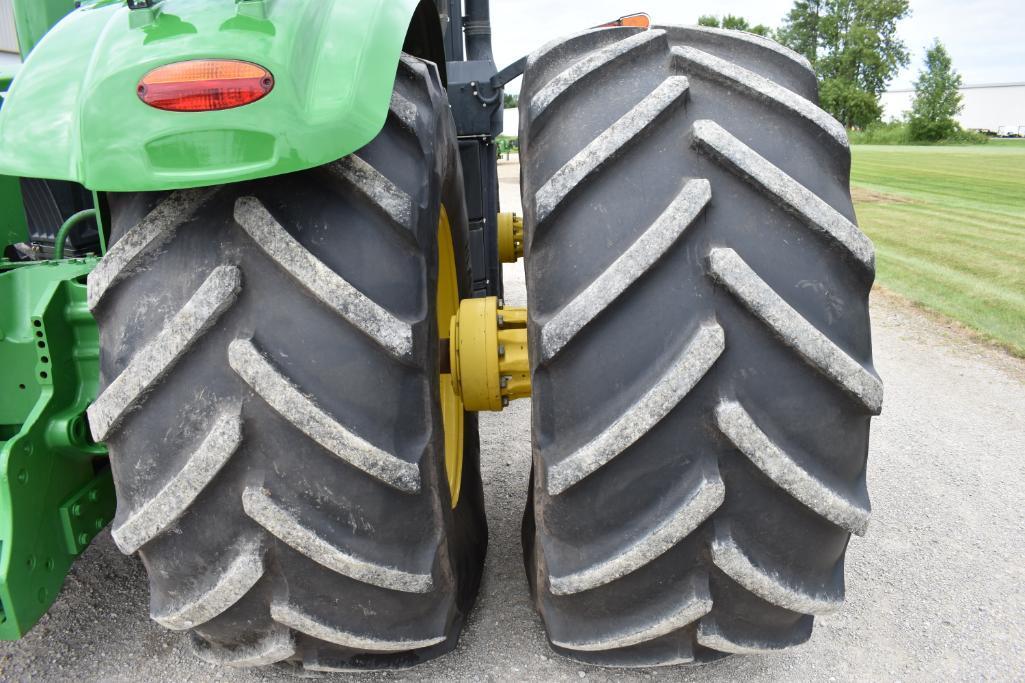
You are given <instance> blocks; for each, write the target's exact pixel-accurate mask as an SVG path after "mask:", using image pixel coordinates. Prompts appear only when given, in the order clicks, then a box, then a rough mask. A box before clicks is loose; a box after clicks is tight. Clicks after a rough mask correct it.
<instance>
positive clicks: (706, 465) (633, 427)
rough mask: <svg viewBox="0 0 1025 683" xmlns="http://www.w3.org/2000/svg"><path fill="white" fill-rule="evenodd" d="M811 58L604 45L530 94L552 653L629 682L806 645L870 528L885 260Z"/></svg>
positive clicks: (834, 603)
mask: <svg viewBox="0 0 1025 683" xmlns="http://www.w3.org/2000/svg"><path fill="white" fill-rule="evenodd" d="M816 102H817V90H816V81H815V76H814V74H813V73H812V72H811V70H810V68H809V66H808V64H807V62H805V61H804V60H803V59H801V58H800V57H799V56H797V55H796V54H794V53H792V52H790V51H789V50H786V49H785V48H782V47H780V46H779V45H777V44H776V43H773V42H771V41H768V40H765V39H762V38H759V37H757V36H753V35H750V34H747V33H740V32H734V31H721V30H711V29H701V28H661V29H653V30H650V31H639V30H637V29H631V28H613V29H605V30H595V31H589V32H586V33H583V34H580V35H577V36H574V37H572V38H570V39H568V40H565V41H562V42H559V43H556V44H552V45H549V46H547V47H545V48H543V49H541V50H540V51H539V52H538V53H536V54H535V55H533V56H532V57H531V59H530V61H529V66H528V68H527V72H526V76H525V80H524V84H523V91H522V94H521V109H520V112H521V116H522V120H521V134H520V135H521V137H520V144H521V150H522V153H523V168H522V181H523V183H522V184H523V192H524V207H525V219H526V226H525V227H526V269H527V291H528V296H529V312H530V325H529V334H530V344H531V346H530V349H531V363H532V370H533V433H534V454H535V456H534V464H533V465H534V467H533V483H532V498H531V501H530V503H529V505H528V509H527V512H526V516H525V522H524V550H525V559H526V564H527V572H528V575H529V579H530V583H531V587H532V591H533V595H534V600H535V604H536V607H537V609H538V610H539V611H540V613H541V615H542V617H543V619H544V622H545V626H546V629H547V633H548V637H549V639H550V641H551V643H552V645H553V647H554V648H555V649H556V650H557V651H558V652H559V653H561V654H564V655H567V656H569V657H572V658H575V659H578V660H582V661H585V662H591V663H594V664H599V665H610V666H649V665H667V664H675V663H684V662H692V661H697V662H701V661H708V660H710V659H714V658H716V657H720V656H722V655H723V654H724V653H753V652H768V651H774V650H778V649H782V648H786V647H789V646H792V645H796V644H799V643H802V642H804V641H806V640H807V639H808V638H809V636H810V635H811V631H812V621H813V615H815V614H820V613H825V612H829V611H832V610H835V609H836V608H838V607H839V606H840V604H841V602H842V600H843V597H844V575H843V562H844V553H845V551H846V548H847V544H848V540H849V538H850V534H851V533H857V534H861V533H864V531H865V528H866V525H867V523H868V517H869V500H868V494H867V491H866V486H865V461H866V455H867V449H868V435H869V421H870V416H872V415H874V414H878V412H879V410H880V405H881V401H882V385H881V384H880V380H879V378H878V377H877V375H876V373H875V371H874V369H873V367H872V353H871V341H870V332H869V312H868V296H869V290H870V288H871V285H872V280H873V271H874V261H873V250H872V245H871V243H870V242H869V240H868V239H867V238H866V237H865V236H864V235H863V234H862V233H861V232H860V231H859V229H858V228H857V226H856V223H855V220H856V219H855V216H854V210H853V208H852V205H851V199H850V193H849V185H848V183H849V167H850V151H849V149H848V144H847V138H846V135H845V133H844V130H843V128H842V127H841V126H840V124H838V123H837V122H836V121H835V120H833V119H832V118H831V117H829V116H828V115H827V114H826V113H825V112H823V111H822V110H821V109H820V108H819V107H818V106H817V104H816Z"/></svg>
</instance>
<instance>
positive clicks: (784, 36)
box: [776, 0, 822, 64]
mask: <svg viewBox="0 0 1025 683" xmlns="http://www.w3.org/2000/svg"><path fill="white" fill-rule="evenodd" d="M821 15H822V0H797V1H796V2H795V3H794V6H793V8H792V9H791V10H790V11H789V12H788V13H787V15H786V16H785V17H783V26H782V27H781V28H780V29H779V30H778V31H776V40H778V41H779V42H781V43H783V44H784V45H786V46H788V47H789V48H790V49H792V50H794V51H795V52H799V53H800V54H802V55H804V56H805V57H807V58H808V61H809V62H811V63H812V64H814V63H815V62H816V61H818V57H819V36H820V28H819V25H820V19H821Z"/></svg>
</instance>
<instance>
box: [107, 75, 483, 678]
mask: <svg viewBox="0 0 1025 683" xmlns="http://www.w3.org/2000/svg"><path fill="white" fill-rule="evenodd" d="M456 145H457V141H456V132H455V124H454V122H453V121H452V117H451V113H450V111H449V109H448V105H447V100H446V96H445V92H444V89H443V88H442V85H441V83H440V81H439V78H438V74H437V70H436V68H435V67H434V66H433V65H432V64H429V63H426V62H422V61H419V60H415V59H412V58H409V57H403V61H402V63H401V64H400V65H399V68H398V76H397V80H396V84H395V93H394V96H393V98H392V104H391V111H390V113H389V116H388V119H387V123H386V124H385V127H384V130H383V131H382V132H381V133H380V135H379V136H378V137H377V138H376V139H375V140H374V141H373V142H372V143H370V144H369V145H368V146H366V147H365V148H363V149H361V150H360V151H358V152H357V153H355V154H353V155H351V156H348V157H346V158H343V159H340V160H339V161H337V162H334V163H331V164H328V165H327V166H324V167H321V168H316V169H312V170H309V171H304V172H301V173H295V174H292V175H288V176H281V177H275V178H268V179H265V180H259V181H254V182H247V183H240V184H233V185H226V186H220V187H212V188H202V189H196V190H184V191H178V192H173V193H148V194H123V195H115V196H112V197H111V198H110V205H111V214H112V232H113V235H112V240H113V247H112V248H111V250H110V252H109V253H108V254H107V256H106V258H105V259H104V260H103V262H102V263H101V264H100V265H99V266H98V267H97V269H96V270H95V271H94V272H93V273H92V275H91V276H90V280H89V297H90V305H91V307H92V308H93V311H94V312H95V315H96V318H97V320H98V322H99V326H100V334H101V365H102V370H101V374H102V384H103V387H102V391H101V393H100V396H99V397H98V399H97V400H96V402H95V403H94V404H93V405H92V406H91V408H90V411H89V417H90V424H91V428H92V430H93V432H94V435H95V437H96V439H97V441H105V442H106V443H107V444H108V446H109V447H110V453H111V462H112V466H113V471H114V478H115V483H116V485H117V494H118V510H117V516H116V518H115V520H114V523H113V537H114V540H115V542H116V543H117V544H118V546H119V547H120V548H121V550H123V551H124V552H126V553H133V552H136V551H138V552H139V555H140V556H141V557H142V560H143V562H144V564H145V566H146V569H147V571H148V573H149V579H150V591H151V610H152V616H153V618H154V619H155V620H156V621H158V622H160V623H161V624H163V625H164V626H166V627H168V628H171V629H177V630H191V631H192V641H193V644H194V646H195V650H196V652H197V654H199V655H200V656H201V657H202V658H203V659H205V660H207V661H210V662H212V663H216V664H225V665H232V666H255V665H263V664H271V663H277V662H281V663H289V664H292V665H295V666H302V667H304V668H306V669H311V670H338V669H343V670H349V669H379V668H385V669H387V668H398V667H405V666H409V665H413V664H416V663H418V662H421V661H424V660H426V659H429V658H432V657H435V656H438V655H440V654H442V653H445V652H447V651H449V650H451V649H452V648H453V647H454V646H455V643H456V639H457V637H458V634H459V631H460V628H461V625H462V623H463V621H464V618H465V616H466V614H467V612H468V610H469V609H470V608H471V606H472V604H473V601H474V598H475V595H476V592H477V588H478V585H479V582H480V577H481V571H482V566H483V561H484V553H485V548H486V544H487V532H486V528H485V521H484V511H483V502H482V501H483V496H482V488H481V481H480V473H479V463H478V460H479V451H478V448H479V447H478V438H477V423H476V419H475V416H474V415H472V414H464V413H463V411H462V406H461V404H459V403H458V400H457V399H454V398H453V397H454V394H453V392H452V391H451V385H450V380H451V377H450V375H447V374H446V375H441V374H440V373H441V371H442V367H441V365H440V363H439V348H441V347H442V346H443V344H442V340H441V339H440V338H439V332H440V335H441V337H447V336H448V325H447V321H448V320H449V318H450V316H451V315H452V314H453V313H454V312H455V310H456V308H455V307H456V306H457V305H458V300H459V297H460V295H462V296H468V295H469V291H470V277H469V272H468V265H467V264H468V254H469V252H468V248H467V240H468V234H467V222H466V215H465V207H464V198H463V194H462V193H463V189H462V174H461V170H460V167H459V161H458V152H457V146H456ZM439 319H441V320H444V321H445V323H446V324H444V325H441V326H439V322H438V321H439ZM446 383H448V385H447V386H446ZM453 408H456V410H453ZM453 501H457V504H456V505H454V506H453Z"/></svg>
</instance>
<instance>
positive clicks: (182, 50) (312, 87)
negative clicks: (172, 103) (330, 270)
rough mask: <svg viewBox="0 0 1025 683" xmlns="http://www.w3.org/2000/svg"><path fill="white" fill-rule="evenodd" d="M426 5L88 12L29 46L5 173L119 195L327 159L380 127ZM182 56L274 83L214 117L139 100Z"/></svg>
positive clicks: (345, 2) (376, 0) (337, 1)
mask: <svg viewBox="0 0 1025 683" xmlns="http://www.w3.org/2000/svg"><path fill="white" fill-rule="evenodd" d="M425 4H430V5H431V7H430V9H431V10H432V11H433V3H432V2H431V0H423V1H422V2H421V1H420V0H287V1H286V0H234V1H233V0H160V1H159V2H155V3H153V6H152V7H149V8H144V9H129V8H128V7H127V5H126V3H125V2H122V1H120V0H96V1H94V2H91V3H83V5H82V7H80V8H79V9H77V10H75V11H73V12H71V13H70V14H68V15H67V16H66V17H65V18H64V19H62V20H61V21H60V22H59V23H58V24H57V25H56V26H54V27H53V28H52V29H51V30H50V31H49V32H48V33H47V34H46V36H45V37H43V39H42V40H41V41H40V42H39V43H38V44H37V45H36V46H35V48H34V49H33V50H32V52H31V53H30V54H29V56H28V58H27V60H26V61H25V64H24V66H23V67H22V69H21V71H20V72H19V74H18V76H17V78H16V79H15V82H14V83H13V85H12V86H11V89H10V91H9V92H8V94H7V96H6V97H5V98H4V102H3V108H2V110H0V174H4V175H12V176H28V177H37V178H53V179H59V180H71V181H76V182H79V183H81V184H83V185H85V186H86V187H87V188H90V189H92V190H99V191H111V192H128V191H146V190H167V189H178V188H184V187H195V186H202V185H213V184H219V183H227V182H236V181H241V180H247V179H252V178H260V177H266V176H272V175H278V174H282V173H289V172H292V171H297V170H302V169H306V168H311V167H314V166H318V165H320V164H324V163H327V162H329V161H331V160H333V159H337V158H339V157H342V156H344V155H346V154H349V153H351V152H353V151H355V150H357V149H359V148H360V147H362V146H363V145H365V144H367V143H368V142H370V141H371V140H372V139H373V138H374V137H375V136H376V135H377V134H378V132H380V130H381V129H382V127H383V126H384V121H385V117H386V116H387V113H388V107H389V102H390V98H391V93H392V86H393V84H394V80H395V66H396V64H397V63H398V60H399V56H400V53H401V50H402V48H403V42H404V41H405V40H406V36H407V32H408V31H409V28H410V22H411V20H412V19H414V18H415V19H416V21H422V20H423V18H424V17H426V16H431V17H432V19H433V21H434V22H435V23H436V24H437V16H438V15H437V13H436V12H432V13H428V12H426V11H425V10H426V8H425V7H420V9H419V11H418V5H425ZM414 14H415V15H416V16H415V17H414ZM431 31H438V35H439V36H440V30H439V29H436V28H434V27H431ZM417 33H418V35H421V36H422V35H423V31H422V29H418V31H417ZM190 59H239V60H245V61H248V62H253V63H256V64H259V65H260V66H263V67H265V68H266V69H268V70H269V71H270V72H271V73H272V74H273V76H274V81H275V83H274V88H273V90H272V91H271V92H270V93H269V94H268V95H267V96H265V97H264V98H263V99H260V100H259V101H256V102H253V103H251V104H248V105H245V106H242V107H238V108H235V109H227V110H223V111H214V112H199V113H192V112H189V113H182V112H169V111H162V110H158V109H154V108H152V107H150V106H148V105H146V104H145V103H143V102H142V101H141V100H140V98H139V95H138V92H137V88H138V84H139V80H140V79H141V78H142V77H143V76H144V75H146V74H147V73H148V72H149V71H150V70H152V69H154V68H156V67H159V66H163V65H165V64H170V63H173V62H179V61H184V60H190Z"/></svg>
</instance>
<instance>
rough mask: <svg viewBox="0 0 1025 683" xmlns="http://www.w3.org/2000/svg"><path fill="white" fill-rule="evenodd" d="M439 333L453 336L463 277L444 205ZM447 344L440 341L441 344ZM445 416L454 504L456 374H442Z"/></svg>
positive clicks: (459, 474)
mask: <svg viewBox="0 0 1025 683" xmlns="http://www.w3.org/2000/svg"><path fill="white" fill-rule="evenodd" d="M437 310H438V336H439V337H440V341H441V342H444V341H445V340H447V339H449V336H450V334H451V332H450V327H449V326H450V324H451V322H452V317H453V316H454V315H455V314H456V312H457V311H458V310H459V278H458V276H457V275H456V258H455V252H454V250H453V247H452V226H451V225H450V224H449V222H448V212H446V211H445V207H444V206H443V207H441V215H440V216H439V217H438V300H437ZM444 346H445V344H444V343H440V344H439V348H444ZM440 398H441V418H442V423H443V425H444V428H445V472H446V473H447V474H448V488H449V492H450V493H451V497H452V507H453V508H454V507H455V506H456V505H457V504H458V503H459V485H460V483H461V482H462V479H463V437H464V434H463V420H464V419H465V415H464V413H463V402H462V400H461V399H460V398H459V395H458V394H457V393H456V390H455V386H454V385H453V384H452V374H451V373H443V374H442V375H441V396H440Z"/></svg>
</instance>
